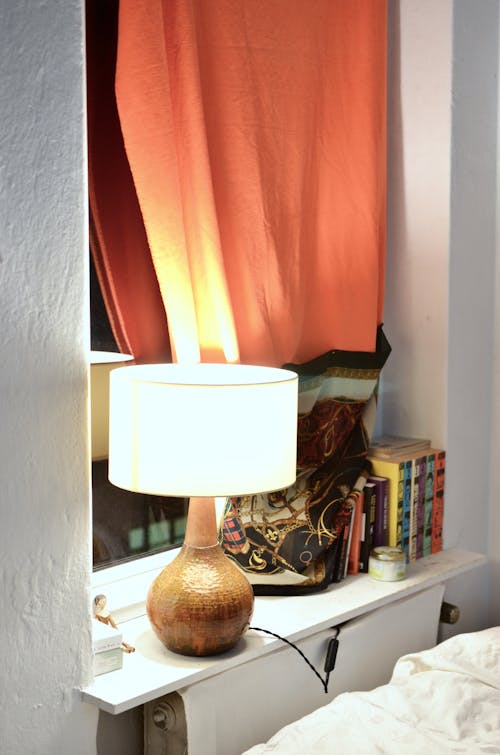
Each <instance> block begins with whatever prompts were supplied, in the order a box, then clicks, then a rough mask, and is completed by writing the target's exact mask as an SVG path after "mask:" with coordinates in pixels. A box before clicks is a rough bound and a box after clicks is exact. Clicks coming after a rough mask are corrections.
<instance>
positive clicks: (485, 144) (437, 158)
mask: <svg viewBox="0 0 500 755" xmlns="http://www.w3.org/2000/svg"><path fill="white" fill-rule="evenodd" d="M390 14H391V24H392V38H393V40H395V42H394V47H393V49H392V53H391V61H390V92H391V99H390V104H389V123H390V130H389V205H388V218H389V226H388V260H387V267H388V275H387V294H386V311H385V324H386V331H387V334H388V337H389V340H390V341H391V343H392V346H393V354H392V355H391V358H390V361H389V363H388V365H387V367H386V369H385V375H384V383H383V391H382V400H381V412H382V426H383V428H384V429H385V430H390V431H395V432H401V433H403V434H404V433H408V434H414V435H423V436H428V435H429V436H430V437H431V438H432V440H433V442H434V443H435V444H436V445H438V446H443V447H444V448H446V450H447V457H448V461H447V480H446V489H447V493H446V512H445V545H446V546H458V547H464V548H469V549H471V550H478V551H482V552H485V551H486V547H487V532H488V522H489V495H490V490H489V479H490V462H491V459H492V451H491V444H490V439H491V431H492V425H491V415H492V406H493V403H494V396H493V391H492V381H493V365H492V351H493V337H494V329H493V323H494V316H495V299H494V286H493V282H494V272H495V249H496V238H495V216H496V209H497V206H496V201H495V184H496V160H497V157H496V155H497V153H496V130H497V89H496V75H497V69H498V0H483V1H482V2H481V3H470V2H468V0H455V2H453V3H452V2H451V0H450V2H448V1H445V0H440V2H439V3H436V2H434V0H401V2H399V3H397V2H395V1H394V2H392V3H391V4H390ZM447 597H448V599H450V600H453V601H454V602H457V603H459V605H460V607H461V609H462V615H463V620H462V621H461V623H460V625H457V628H459V629H460V630H463V631H465V630H467V629H474V628H479V627H481V626H485V625H486V624H487V623H488V618H489V585H488V578H487V571H486V570H483V571H482V572H481V573H476V574H475V575H471V576H470V577H469V578H468V579H467V580H465V579H464V580H461V581H460V583H453V584H452V585H451V586H450V588H449V590H448V591H447Z"/></svg>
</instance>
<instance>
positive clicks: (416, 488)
mask: <svg viewBox="0 0 500 755" xmlns="http://www.w3.org/2000/svg"><path fill="white" fill-rule="evenodd" d="M404 440H405V441H409V440H411V439H404ZM416 440H418V447H416V450H411V451H405V452H403V453H400V454H390V453H385V452H384V454H383V455H379V456H376V455H372V453H371V449H370V455H369V460H370V462H371V464H372V471H373V475H372V476H371V477H369V478H368V480H367V482H366V484H365V486H364V489H363V492H362V493H361V495H359V496H358V497H357V499H356V500H355V502H354V506H353V516H352V521H351V525H350V531H349V533H346V536H347V537H348V540H349V546H348V562H347V566H346V568H345V569H344V572H343V573H342V574H341V575H340V578H342V577H343V576H345V574H356V573H358V572H367V571H368V557H369V554H370V551H371V550H372V548H374V547H376V546H379V545H389V546H393V547H400V548H402V549H403V550H404V552H405V554H406V560H407V562H411V561H416V560H417V559H419V558H422V557H423V556H428V555H430V554H431V553H438V552H439V551H441V550H442V548H443V534H442V533H443V514H444V483H445V469H446V452H445V451H444V450H442V449H436V448H431V445H430V442H429V441H422V440H420V439H416ZM396 441H397V439H396ZM337 576H339V575H337ZM336 581H339V579H337V580H336Z"/></svg>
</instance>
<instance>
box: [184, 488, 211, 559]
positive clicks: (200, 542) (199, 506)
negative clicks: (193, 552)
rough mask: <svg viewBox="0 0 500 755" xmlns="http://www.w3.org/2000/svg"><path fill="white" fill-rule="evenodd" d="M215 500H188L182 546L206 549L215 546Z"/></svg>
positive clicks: (198, 498)
mask: <svg viewBox="0 0 500 755" xmlns="http://www.w3.org/2000/svg"><path fill="white" fill-rule="evenodd" d="M217 542H218V541H217V520H216V516H215V499H214V498H201V497H193V498H190V499H189V508H188V514H187V521H186V534H185V537H184V545H189V546H191V547H194V548H208V547H210V546H212V545H217Z"/></svg>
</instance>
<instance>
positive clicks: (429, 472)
mask: <svg viewBox="0 0 500 755" xmlns="http://www.w3.org/2000/svg"><path fill="white" fill-rule="evenodd" d="M435 459H436V454H435V453H430V454H428V455H427V469H426V473H425V503H424V544H423V555H424V556H429V555H430V554H431V546H432V509H433V504H434V466H435Z"/></svg>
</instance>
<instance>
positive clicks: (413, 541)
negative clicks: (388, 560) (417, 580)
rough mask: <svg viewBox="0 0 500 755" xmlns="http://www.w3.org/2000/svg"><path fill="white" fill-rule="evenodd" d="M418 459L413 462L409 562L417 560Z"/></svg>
mask: <svg viewBox="0 0 500 755" xmlns="http://www.w3.org/2000/svg"><path fill="white" fill-rule="evenodd" d="M418 461H419V460H418V458H417V459H412V462H411V509H410V547H409V555H408V560H409V561H416V558H417V511H418V471H419V470H418Z"/></svg>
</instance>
